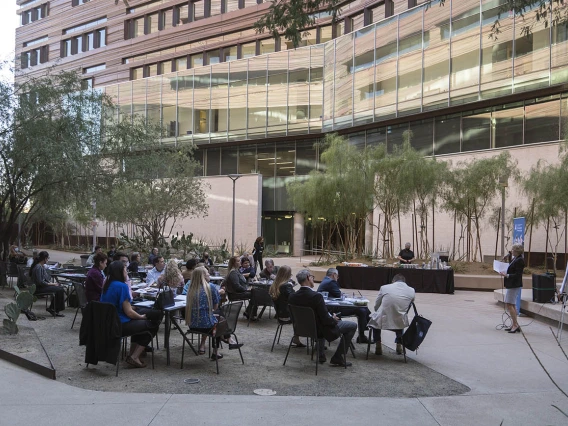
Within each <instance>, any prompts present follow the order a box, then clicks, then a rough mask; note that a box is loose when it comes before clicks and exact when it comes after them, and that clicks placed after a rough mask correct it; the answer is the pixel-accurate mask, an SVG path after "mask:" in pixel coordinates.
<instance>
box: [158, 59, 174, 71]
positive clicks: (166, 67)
mask: <svg viewBox="0 0 568 426" xmlns="http://www.w3.org/2000/svg"><path fill="white" fill-rule="evenodd" d="M170 72H172V61H165V62H162V63H160V74H168V73H170Z"/></svg>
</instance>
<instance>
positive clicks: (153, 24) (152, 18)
mask: <svg viewBox="0 0 568 426" xmlns="http://www.w3.org/2000/svg"><path fill="white" fill-rule="evenodd" d="M146 18H147V19H148V34H153V33H157V32H158V31H159V29H158V14H157V13H153V14H151V15H148V16H147V17H146Z"/></svg>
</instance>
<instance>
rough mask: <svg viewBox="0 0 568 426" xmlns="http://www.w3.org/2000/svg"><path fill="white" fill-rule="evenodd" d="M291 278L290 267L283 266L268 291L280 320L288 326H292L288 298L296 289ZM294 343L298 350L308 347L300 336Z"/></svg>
mask: <svg viewBox="0 0 568 426" xmlns="http://www.w3.org/2000/svg"><path fill="white" fill-rule="evenodd" d="M290 278H292V269H291V268H290V267H289V266H288V265H282V267H281V268H280V269H279V270H278V273H277V274H276V277H275V279H274V282H273V283H272V285H271V286H270V288H269V289H268V293H269V294H270V297H272V300H273V301H274V309H275V310H276V315H277V317H278V320H279V321H280V322H283V323H286V324H292V318H290V310H289V309H288V298H289V297H290V295H291V294H292V293H294V287H293V285H292V283H291V282H290ZM292 343H293V344H294V345H295V347H296V348H305V347H306V345H304V344H303V343H302V342H301V341H300V338H299V337H298V336H294V338H293V340H292Z"/></svg>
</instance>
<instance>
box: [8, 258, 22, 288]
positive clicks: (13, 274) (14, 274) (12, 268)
mask: <svg viewBox="0 0 568 426" xmlns="http://www.w3.org/2000/svg"><path fill="white" fill-rule="evenodd" d="M19 274H20V269H19V268H18V264H17V263H16V262H8V274H7V275H8V278H10V282H9V283H8V286H9V287H12V286H13V285H14V278H16V279H18V277H19V276H20V275H19Z"/></svg>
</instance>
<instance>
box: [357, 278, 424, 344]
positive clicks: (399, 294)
mask: <svg viewBox="0 0 568 426" xmlns="http://www.w3.org/2000/svg"><path fill="white" fill-rule="evenodd" d="M414 296H415V291H414V289H413V288H412V287H410V286H408V285H407V284H406V279H405V278H404V275H402V274H397V275H395V276H394V277H393V279H392V284H386V285H383V286H381V288H380V290H379V294H378V296H377V300H376V301H375V312H373V313H372V314H371V319H370V320H369V323H368V324H367V325H368V326H369V327H373V329H374V330H373V335H374V337H375V343H376V344H377V345H376V347H375V354H377V355H382V354H383V347H382V345H381V330H392V331H394V332H395V334H396V340H395V341H396V353H397V354H399V355H400V354H402V350H403V349H402V330H404V328H405V327H408V324H409V323H408V314H407V311H408V307H409V306H410V303H411V302H412V301H414Z"/></svg>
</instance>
